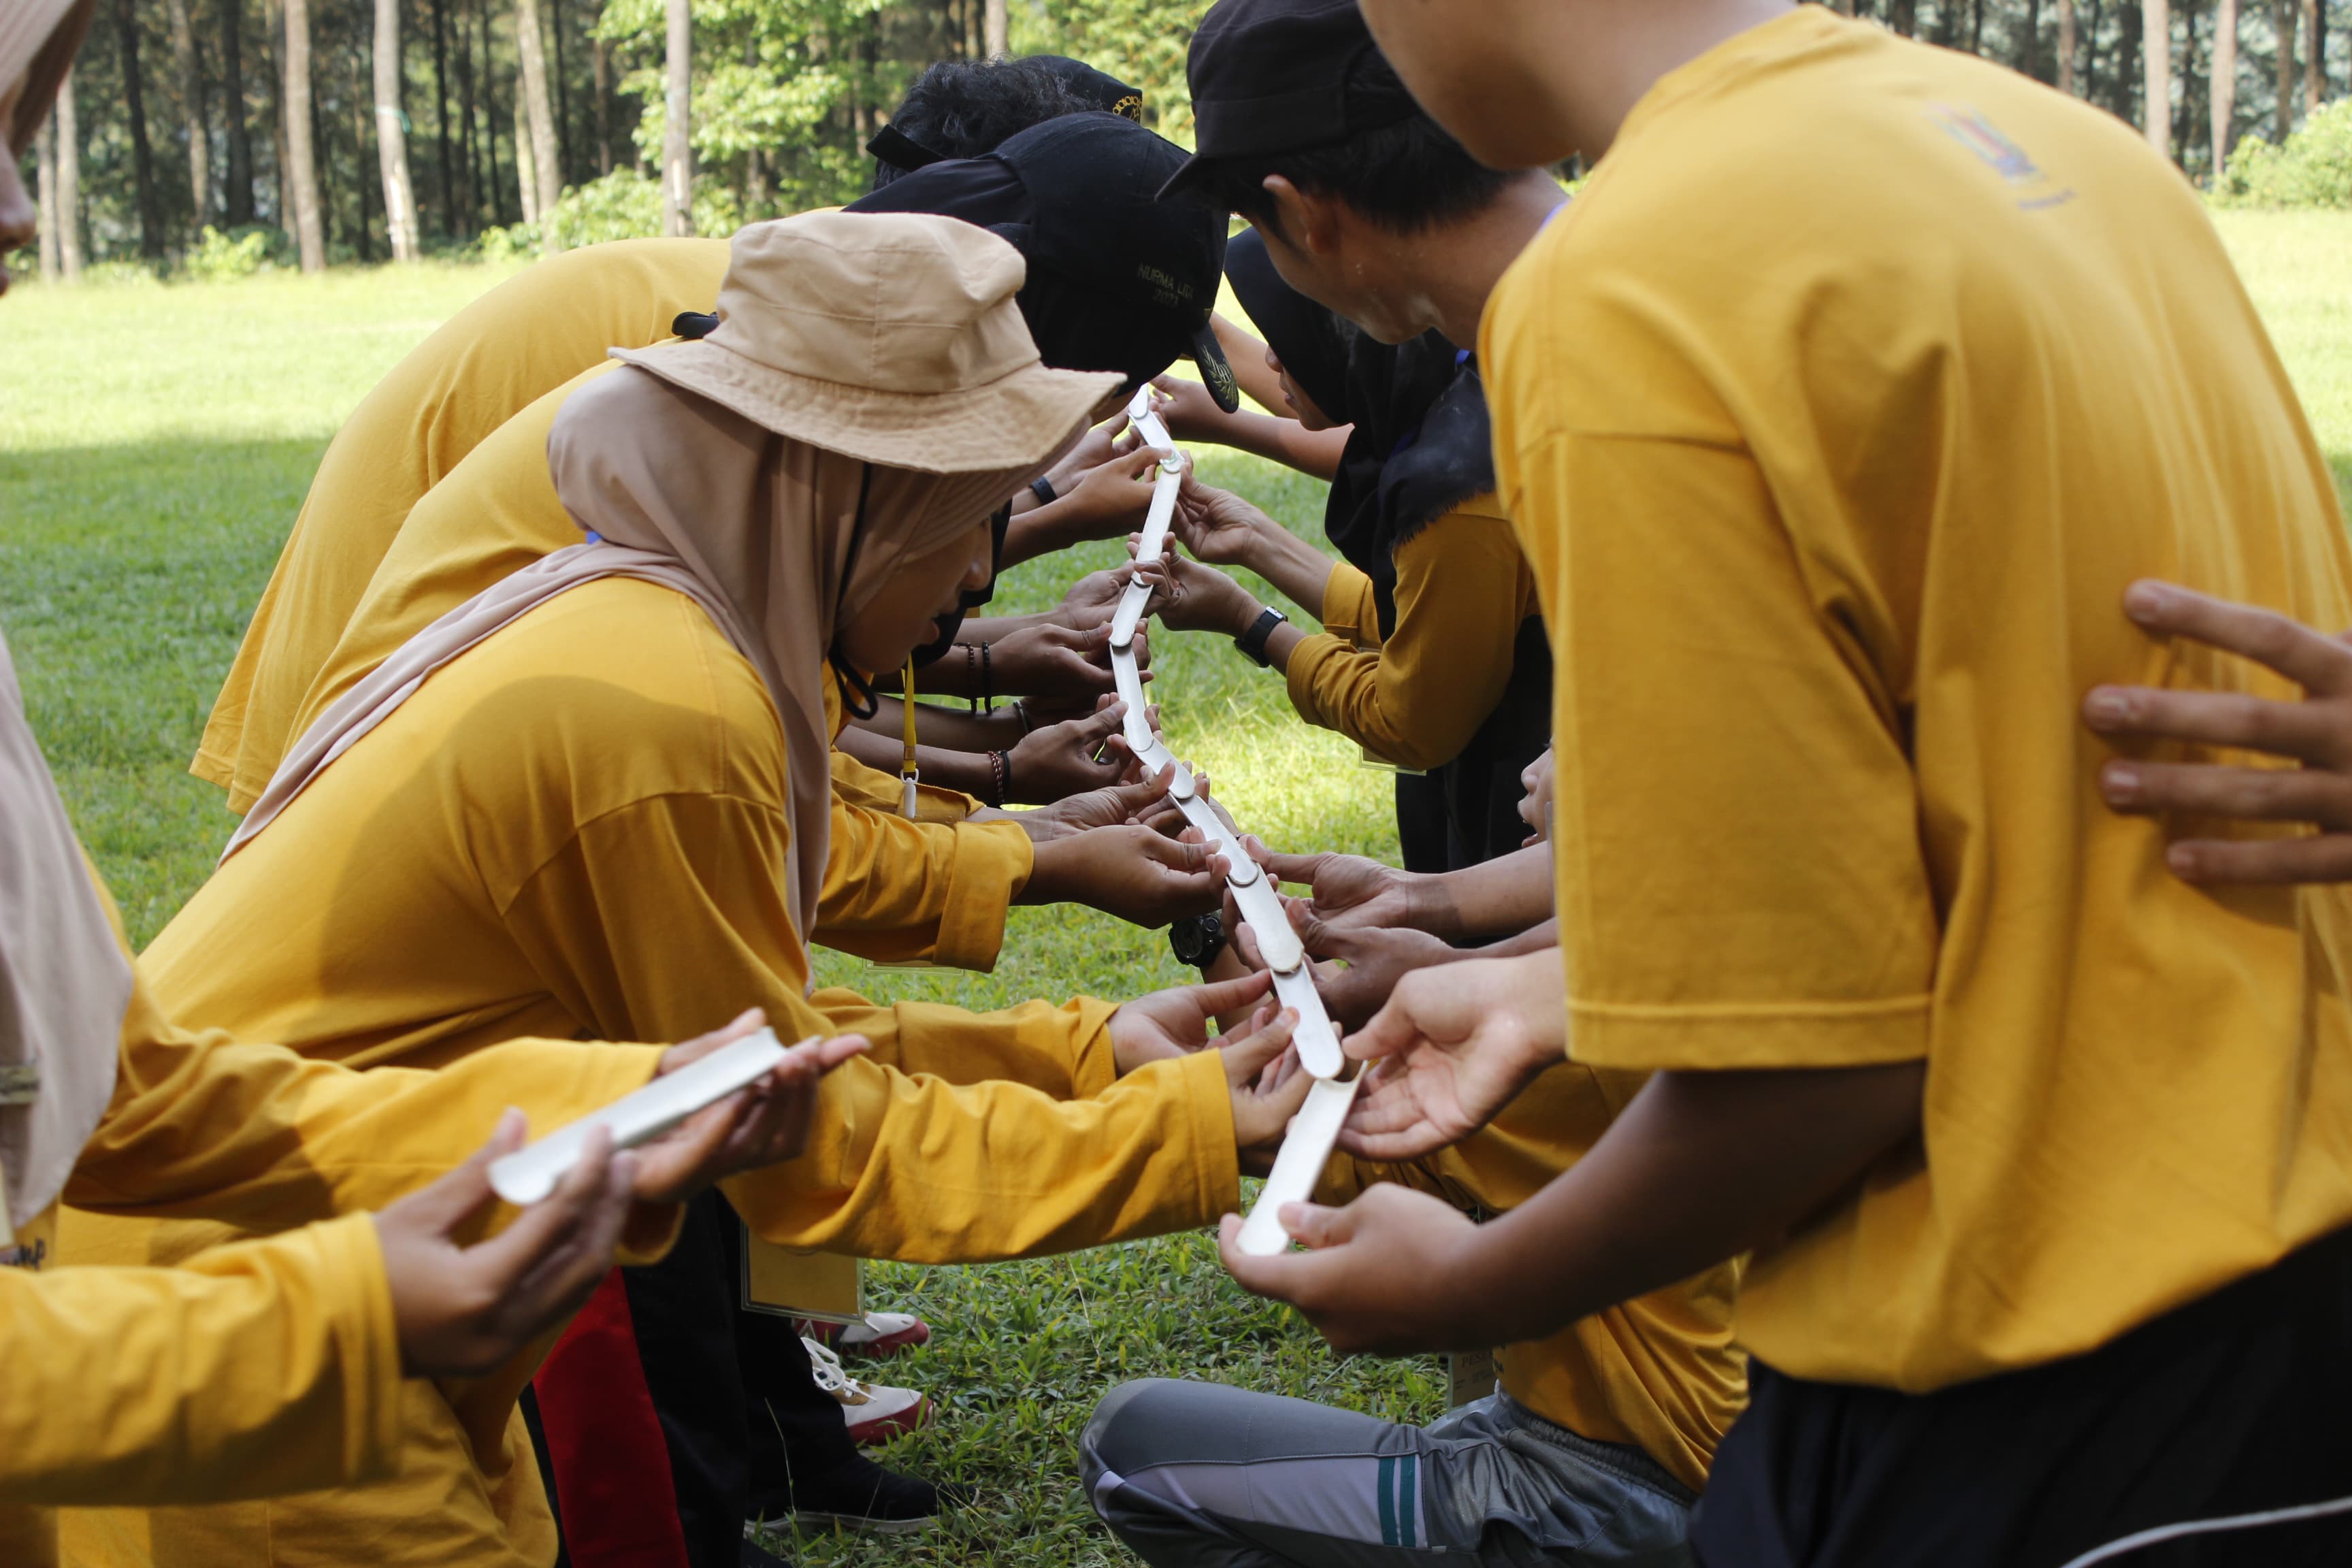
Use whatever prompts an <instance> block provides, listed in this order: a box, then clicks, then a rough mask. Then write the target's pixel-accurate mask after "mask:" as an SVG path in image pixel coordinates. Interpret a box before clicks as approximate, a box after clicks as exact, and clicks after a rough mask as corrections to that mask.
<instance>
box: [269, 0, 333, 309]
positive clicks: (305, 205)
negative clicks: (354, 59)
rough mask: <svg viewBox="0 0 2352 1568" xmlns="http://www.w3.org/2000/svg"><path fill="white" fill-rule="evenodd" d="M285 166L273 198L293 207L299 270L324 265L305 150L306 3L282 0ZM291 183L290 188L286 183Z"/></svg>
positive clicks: (311, 165)
mask: <svg viewBox="0 0 2352 1568" xmlns="http://www.w3.org/2000/svg"><path fill="white" fill-rule="evenodd" d="M285 10H286V52H285V66H286V89H285V92H284V94H283V95H282V96H283V98H284V100H285V105H286V116H285V118H286V166H285V167H284V168H282V169H280V170H279V171H278V201H279V203H280V204H281V205H286V206H290V207H292V208H293V209H294V243H295V245H296V247H298V248H299V250H300V251H301V254H302V270H303V271H305V272H323V271H325V270H326V268H327V235H326V230H325V229H324V228H323V227H322V226H320V218H319V170H318V165H317V163H315V162H314V161H313V160H312V158H311V153H310V128H311V116H310V0H286V4H285ZM289 187H290V189H289Z"/></svg>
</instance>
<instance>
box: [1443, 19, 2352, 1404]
mask: <svg viewBox="0 0 2352 1568" xmlns="http://www.w3.org/2000/svg"><path fill="white" fill-rule="evenodd" d="M1481 339H1482V349H1483V351H1484V352H1483V353H1482V354H1481V356H1480V357H1481V363H1483V364H1484V365H1485V366H1486V373H1487V381H1486V386H1487V395H1488V398H1489V400H1490V403H1491V405H1492V406H1493V409H1494V413H1495V432H1496V451H1497V457H1498V470H1499V473H1500V477H1501V492H1502V495H1503V499H1504V502H1505V504H1506V506H1507V509H1508V510H1509V512H1510V515H1511V517H1512V518H1513V520H1514V521H1515V522H1516V523H1517V527H1518V529H1519V531H1520V536H1521V538H1522V540H1523V541H1524V542H1525V543H1526V546H1527V549H1528V554H1529V556H1530V558H1531V559H1532V561H1533V562H1534V563H1535V567H1536V572H1537V582H1538V587H1539V588H1540V590H1541V592H1542V595H1543V608H1544V614H1545V616H1546V619H1547V622H1548V624H1549V628H1550V632H1551V637H1552V646H1553V653H1554V659H1555V666H1554V671H1555V673H1554V681H1555V685H1554V693H1555V698H1554V701H1555V718H1554V734H1555V736H1556V738H1557V742H1558V745H1557V748H1556V750H1555V752H1554V756H1555V759H1556V762H1555V765H1556V769H1557V772H1556V775H1555V784H1554V788H1555V790H1556V798H1557V802H1558V805H1557V808H1556V811H1557V823H1558V827H1559V832H1558V835H1557V837H1555V839H1554V841H1553V852H1554V854H1555V856H1556V857H1557V858H1558V865H1559V889H1558V896H1559V906H1558V907H1559V916H1560V928H1561V931H1562V940H1563V949H1564V952H1565V954H1566V962H1567V984H1568V991H1569V998H1570V1050H1571V1052H1572V1054H1573V1056H1574V1057H1575V1058H1576V1059H1577V1060H1579V1061H1581V1062H1585V1063H1588V1064H1591V1065H1593V1066H1597V1067H1613V1068H1792V1067H1829V1066H1843V1065H1853V1064H1863V1063H1873V1062H1895V1061H1904V1060H1910V1059H1916V1058H1926V1059H1927V1064H1928V1070H1927V1086H1926V1090H1925V1097H1924V1105H1923V1117H1924V1120H1923V1124H1922V1128H1923V1137H1922V1139H1921V1140H1918V1141H1914V1142H1907V1143H1906V1145H1905V1146H1904V1147H1902V1148H1900V1149H1898V1150H1896V1151H1895V1152H1891V1153H1890V1154H1888V1155H1887V1156H1886V1157H1885V1158H1884V1159H1883V1160H1882V1161H1881V1162H1879V1163H1878V1164H1877V1165H1875V1166H1874V1168H1873V1169H1872V1170H1871V1171H1870V1172H1869V1173H1867V1176H1866V1178H1865V1179H1864V1180H1863V1181H1862V1182H1860V1183H1859V1184H1857V1185H1856V1186H1855V1187H1854V1188H1853V1189H1852V1190H1849V1191H1847V1192H1846V1193H1844V1194H1843V1195H1842V1196H1840V1197H1839V1198H1837V1199H1836V1200H1834V1201H1832V1203H1831V1204H1830V1205H1827V1206H1826V1207H1825V1208H1824V1209H1823V1210H1822V1212H1821V1213H1819V1214H1817V1215H1814V1216H1812V1217H1811V1218H1810V1219H1809V1220H1808V1221H1807V1222H1806V1223H1805V1224H1804V1225H1803V1226H1801V1227H1800V1228H1798V1229H1797V1230H1796V1231H1795V1232H1794V1233H1792V1234H1791V1235H1790V1236H1789V1237H1787V1238H1786V1239H1784V1240H1783V1241H1782V1242H1781V1243H1780V1245H1778V1246H1776V1247H1769V1248H1768V1249H1766V1250H1765V1251H1764V1252H1763V1253H1761V1254H1760V1255H1759V1258H1758V1259H1757V1260H1756V1262H1755V1264H1754V1266H1753V1267H1752V1268H1751V1269H1750V1271H1749V1273H1748V1276H1747V1279H1746V1281H1745V1283H1744V1286H1743V1293H1742V1298H1741V1301H1740V1308H1739V1328H1740V1336H1741V1339H1742V1341H1743V1342H1745V1343H1746V1344H1747V1345H1748V1347H1749V1348H1750V1349H1752V1350H1753V1351H1754V1352H1755V1353H1756V1354H1757V1355H1759V1356H1760V1357H1761V1358H1763V1360H1765V1361H1766V1362H1767V1363H1770V1364H1772V1365H1774V1366H1776V1367H1780V1368H1781V1369H1783V1370H1785V1371H1788V1372H1790V1373H1795V1374H1798V1375H1801V1376H1805V1377H1811V1378H1818V1379H1828V1380H1835V1381H1841V1382H1854V1383H1864V1384H1880V1385H1891V1386H1894V1387H1897V1388H1902V1389H1908V1390H1923V1389H1932V1388H1937V1387H1940V1386H1943V1385H1946V1384H1952V1383H1956V1382H1958V1381H1961V1380H1963V1379H1967V1378H1972V1377H1978V1376H1981V1375H1984V1374H1986V1373H1994V1372H1998V1371H2000V1370H2003V1369H2006V1368H2012V1367H2021V1366H2029V1365H2033V1364H2036V1363H2044V1362H2048V1361H2051V1360H2053V1359H2055V1358H2058V1357H2062V1356H2066V1355H2070V1354H2073V1353H2075V1352H2082V1351H2085V1350H2088V1349H2091V1348H2093V1347H2095V1346H2097V1345H2099V1344H2102V1343H2104V1342H2107V1341H2109V1340H2111V1339H2113V1338H2114V1337H2116V1335H2117V1334H2119V1333H2121V1332H2123V1331H2125V1330H2126V1329H2129V1328H2131V1327H2132V1326H2134V1325H2136V1324H2137V1323H2140V1322H2142V1321H2146V1320H2147V1319H2149V1318H2152V1317H2154V1316H2156V1315H2158V1314H2159V1313H2162V1312H2164V1311H2166V1310H2169V1309H2171V1308H2174V1307H2177V1306H2179V1305H2180V1304H2182V1303H2183V1302H2186V1301H2188V1300H2192V1299H2194V1298H2196V1297H2198V1296H2200V1295H2202V1294H2205V1293H2207V1292H2210V1291H2211V1290H2213V1289H2216V1288H2218V1287H2219V1286H2221V1285H2222V1284H2224V1283H2227V1282H2228V1281H2230V1280H2231V1279H2235V1278H2237V1277H2240V1276H2242V1275H2245V1274H2247V1273H2249V1272H2251V1271H2253V1270H2257V1269H2260V1268H2264V1267H2266V1266H2268V1265H2270V1264H2271V1263H2273V1262H2274V1261H2276V1260H2277V1259H2278V1258H2280V1257H2281V1256H2282V1255H2283V1254H2284V1253H2285V1252H2286V1251H2288V1250H2289V1249H2290V1248H2293V1247H2296V1246H2298V1245H2300V1244H2302V1243H2305V1242H2307V1241H2310V1240H2312V1239H2314V1238H2315V1237H2319V1236H2321V1235H2322V1234H2324V1233H2326V1232H2327V1231H2329V1230H2332V1229H2334V1228H2336V1226H2341V1225H2343V1224H2345V1223H2346V1222H2347V1220H2352V1117H2347V1113H2346V1107H2347V1106H2352V1042H2348V1041H2347V1015H2346V1006H2345V1001H2344V986H2345V983H2346V982H2345V972H2346V966H2347V958H2352V952H2347V946H2346V937H2345V931H2346V919H2347V912H2352V910H2347V898H2348V897H2352V895H2347V893H2346V892H2345V891H2343V890H2340V889H2330V888H2315V889H2242V890H2229V891H2222V892H2218V893H2217V892H2209V891H2204V890H2200V889H2196V888H2192V887H2189V886H2188V885H2187V884H2185V883H2183V882H2180V881H2179V880H2178V879H2175V878H2173V877H2172V876H2170V875H2169V874H2168V872H2167V871H2166V869H2165V865H2164V859H2163V852H2164V846H2165V842H2166V825H2165V824H2163V823H2159V822H2151V821H2145V820H2140V819H2137V818H2131V817H2125V816H2116V815H2114V814H2111V813H2110V812H2108V811H2107V810H2106V809H2105V806H2104V805H2102V804H2101V803H2100V800H2099V798H2098V795H2097V794H2096V789H2095V773H2096V769H2097V766H2098V764H2099V763H2100V761H2101V759H2102V758H2103V757H2105V755H2107V754H2108V752H2107V749H2106V748H2105V746H2103V745H2102V744H2100V743H2099V742H2096V741H2095V740H2094V739H2093V738H2092V737H2091V736H2090V735H2089V734H2088V733H2087V732H2086V731H2084V728H2083V727H2082V725H2081V723H2080V721H2079V720H2078V717H2077V705H2078V703H2079V702H2080V700H2081V698H2082V694H2083V692H2084V690H2085V689H2087V688H2088V687H2090V686H2092V685H2093V684H2095V683H2097V682H2100V681H2126V682H2143V683H2153V684H2157V685H2197V686H2218V687H2221V688H2225V689H2267V688H2269V687H2274V686H2275V684H2276V683H2275V682H2272V681H2267V680H2266V679H2265V678H2263V677H2262V676H2261V675H2260V673H2259V672H2257V671H2255V670H2253V669H2251V668H2248V667H2246V666H2245V665H2243V664H2241V663H2237V662H2234V661H2225V660H2222V659H2220V658H2212V657H2208V656H2204V655H2201V654H2200V652H2199V651H2198V650H2195V649H2192V648H2188V647H2161V646H2157V645H2154V644H2151V643H2150V642H2149V641H2148V639H2147V638H2146V637H2143V636H2141V635H2140V633H2139V632H2137V630H2136V629H2134V628H2133V626H2131V625H2130V623H2129V622H2127V621H2126V619H2125V618H2124V616H2123V614H2122V610H2121V607H2120V600H2121V596H2122V594H2123V591H2124V588H2125V586H2126V584H2128V583H2130V582H2131V581H2132V580H2133V579H2135V578H2137V577H2140V576H2145V575H2154V576H2161V577H2167V578H2171V579H2175V580H2178V581H2181V582H2185V583H2188V584H2193V585H2195V586H2197V587H2200V588H2203V589H2207V590H2210V591H2212V592H2215V593H2219V594H2223V595H2229V596H2231V597H2233V598H2239V599H2249V600H2252V601H2254V602H2256V603H2259V604H2263V605H2273V606H2275V607H2277V608H2279V609H2282V610H2284V611H2286V612H2287V613H2289V614H2292V615H2294V616H2298V617H2300V618H2302V619H2305V620H2307V621H2312V622H2315V623H2316V624H2318V625H2321V626H2342V625H2344V624H2346V623H2347V620H2352V558H2348V557H2347V548H2346V541H2345V536H2344V531H2343V523H2342V520H2341V518H2340V517H2339V516H2338V515H2337V509H2336V500H2335V498H2334V493H2333V491H2332V489H2331V488H2330V485H2329V482H2328V477H2327V473H2326V468H2325V467H2324V466H2323V464H2322V461H2321V458H2320V454H2319V452H2318V450H2317V448H2316V447H2315V444H2314V442H2313V440H2312V437H2311V433H2310V431H2309V429H2308V428H2307V427H2306V426H2305V421H2304V418H2303V416H2302V414H2301V412H2300V410H2299V408H2298V406H2297V405H2296V403H2295V399H2294V392H2293V391H2292V389H2291V388H2290V387H2289V385H2288V384H2287V379H2286V376H2285V374H2284V372H2283V371H2282V370H2281V368H2280V365H2279V363H2278V360H2277V357H2276V355H2275V354H2274V353H2273V352H2272V350H2271V346H2270V342H2269V340H2268V338H2267V337H2266V336H2265V335H2264V333H2263V326H2262V323H2261V321H2259V320H2258V319H2257V318H2256V316H2255V314H2254V310H2253V308H2252V305H2251V304H2250V303H2249V301H2248V300H2247V298H2246V295H2245V292H2244V290H2243V289H2242V287H2241V286H2240V284H2239V281H2238V279H2237V277H2236V275H2235V274H2234V273H2233V272H2232V270H2231V266H2230V262H2229V259H2228V258H2227V257H2226V256H2225V255H2224V254H2223V251H2222V248H2221V243H2220V241H2219V239H2218V237H2216V236H2215V234H2214V232H2213V230H2212V227H2211V226H2210V224H2209V223H2208V221H2207V219H2206V217H2205V215H2204V213H2203V211H2202V209H2201V208H2200V205H2199V203H2198V200H2197V197H2196V195H2195V194H2194V193H2193V192H2192V191H2191V190H2190V189H2189V186H2188V184H2186V183H2185V182H2184V181H2183V180H2182V179H2181V177H2180V175H2179V173H2178V172H2177V171H2175V170H2173V169H2172V168H2170V167H2168V166H2167V165H2166V164H2165V163H2163V162H2162V161H2160V160H2159V159H2158V158H2156V157H2155V156H2154V155H2153V154H2151V153H2149V151H2148V150H2147V147H2146V146H2145V145H2144V144H2143V143H2142V142H2141V141H2140V139H2139V138H2138V137H2137V135H2136V134H2134V133H2133V132H2131V131H2130V130H2129V129H2128V128H2127V127H2126V126H2124V125H2122V124H2121V123H2119V122H2117V121H2114V120H2112V119H2110V118H2109V117H2107V116H2105V115H2104V114H2101V113H2099V112H2097V111H2096V110H2092V109H2089V108H2087V107H2085V106H2084V105H2082V104H2080V103H2077V102H2074V101H2072V100H2068V99H2066V98H2063V97H2062V96H2060V95H2059V94H2057V93H2054V92H2052V91H2050V90H2048V89H2044V88H2042V87H2039V86H2036V85H2034V84H2033V83H2032V82H2030V81H2028V80H2026V79H2024V78H2022V77H2019V76H2016V75H2013V74H2011V73H2010V72H2008V71H2006V70H2002V69H2000V68H1995V67H1993V66H1990V65H1987V64H1984V63H1982V62H1980V61H1978V60H1975V59H1973V58H1968V57H1965V56H1961V55H1957V54H1951V53H1947V52H1944V51H1940V50H1937V49H1932V48H1928V47H1924V46H1921V45H1918V44H1914V43H1910V42H1907V41H1905V40H1902V39H1898V38H1896V37H1893V36H1892V35H1890V34H1888V33H1885V32H1884V31H1882V30H1881V29H1879V28H1877V27H1874V26H1868V25H1865V24H1862V23H1855V22H1849V21H1844V20H1842V19H1840V18H1837V17H1835V16H1832V15H1830V14H1829V13H1828V12H1826V11H1823V10H1821V9H1819V8H1817V7H1811V6H1808V7H1806V8H1804V9H1803V10H1801V11H1799V12H1796V13H1794V14H1791V15H1790V16H1786V17H1783V18H1780V19H1779V20H1776V21H1773V22H1771V23H1769V24H1767V25H1765V26H1759V27H1757V28H1755V29H1753V30H1751V31H1749V32H1748V33H1746V34H1744V35H1742V36H1740V37H1737V38H1734V39H1731V40H1729V41H1728V42H1727V43H1725V44H1723V45H1722V46H1720V47H1717V48H1716V49H1715V50H1713V51H1711V52H1710V53H1708V54H1707V55H1706V56H1704V57H1703V58H1699V59H1697V60H1696V61H1694V62H1692V63H1691V64H1689V65H1687V66H1685V68H1681V69H1679V70H1677V71H1675V72H1674V73H1672V74H1670V75H1668V76H1667V77H1665V78H1664V79H1662V80H1661V81H1660V82H1659V83H1658V84H1657V85H1656V86H1655V87H1654V89H1652V90H1651V92H1650V93H1649V94H1648V95H1647V96H1646V97H1645V98H1644V99H1643V100H1642V101H1641V103H1640V104H1638V105H1637V106H1636V107H1635V109H1634V110H1633V113H1632V115H1631V116H1630V117H1629V118H1628V119H1627V121H1626V122H1625V125H1624V128H1623V130H1622V132H1621V134H1620V136H1619V139H1618V142H1617V143H1616V145H1615V146H1614V148H1612V151H1611V152H1610V153H1609V154H1608V156H1607V157H1606V158H1604V159H1603V160H1602V161H1601V163H1600V164H1599V165H1598V166H1597V168H1596V169H1595V171H1594V173H1593V176H1592V178H1591V181H1590V182H1589V183H1588V184H1586V186H1585V188H1584V191H1583V193H1582V195H1581V196H1580V199H1579V200H1578V201H1577V202H1576V203H1575V204H1574V205H1572V206H1570V207H1567V208H1563V209H1562V210H1561V212H1560V214H1559V216H1558V217H1557V218H1556V219H1555V220H1554V221H1553V223H1552V224H1551V225H1550V226H1549V229H1548V230H1547V231H1546V232H1545V233H1544V234H1543V235H1542V236H1541V237H1538V239H1537V241H1536V242H1535V243H1534V244H1533V245H1532V246H1531V247H1529V248H1528V251H1527V253H1526V254H1525V255H1523V256H1522V257H1521V258H1519V259H1518V261H1517V263H1516V264H1515V265H1514V266H1513V268H1511V270H1510V272H1509V273H1508V274H1507V276H1506V277H1505V279H1503V282H1502V283H1501V285H1500V287H1499V288H1498V289H1496V294H1495V297H1494V299H1493V300H1492V301H1491V302H1490V304H1489V306H1488V310H1487V316H1486V323H1485V331H1483V332H1482V334H1481Z"/></svg>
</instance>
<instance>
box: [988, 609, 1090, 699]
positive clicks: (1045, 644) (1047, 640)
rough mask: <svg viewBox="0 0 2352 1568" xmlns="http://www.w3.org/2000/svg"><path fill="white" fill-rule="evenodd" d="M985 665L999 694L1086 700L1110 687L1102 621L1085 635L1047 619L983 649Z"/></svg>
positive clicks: (1006, 634) (1012, 633) (1085, 632)
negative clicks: (987, 666) (986, 660)
mask: <svg viewBox="0 0 2352 1568" xmlns="http://www.w3.org/2000/svg"><path fill="white" fill-rule="evenodd" d="M988 662H989V672H990V678H991V681H992V685H993V686H994V688H995V689H996V692H997V693H998V694H999V695H1001V696H1006V697H1028V698H1034V699H1042V700H1045V701H1064V702H1076V701H1086V702H1091V701H1092V700H1094V699H1095V698H1096V697H1097V695H1099V694H1101V693H1103V692H1106V691H1108V690H1110V689H1112V688H1113V685H1114V682H1113V680H1112V678H1111V672H1110V625H1109V623H1108V622H1105V623H1103V624H1102V625H1100V626H1094V627H1091V628H1089V629H1088V630H1086V631H1073V630H1072V629H1071V628H1069V627H1068V626H1055V625H1054V624H1053V623H1052V622H1051V621H1041V622H1038V623H1037V624H1036V625H1034V626H1023V627H1021V628H1020V629H1019V630H1018V631H1012V632H1007V633H1005V634H1004V636H1003V637H998V638H997V639H996V640H994V641H993V642H992V643H990V644H989V645H988ZM1031 705H1032V706H1033V707H1034V706H1035V704H1034V702H1033V703H1032V704H1031Z"/></svg>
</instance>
